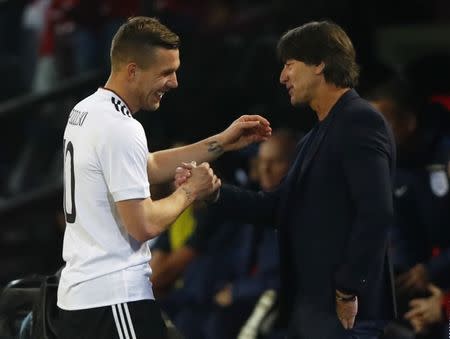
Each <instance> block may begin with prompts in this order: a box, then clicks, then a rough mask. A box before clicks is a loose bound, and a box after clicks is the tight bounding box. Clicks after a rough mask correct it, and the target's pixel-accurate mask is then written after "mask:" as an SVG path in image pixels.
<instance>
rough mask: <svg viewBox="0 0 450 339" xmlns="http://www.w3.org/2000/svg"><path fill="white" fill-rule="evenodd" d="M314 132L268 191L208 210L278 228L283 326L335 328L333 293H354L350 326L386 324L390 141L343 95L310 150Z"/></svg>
mask: <svg viewBox="0 0 450 339" xmlns="http://www.w3.org/2000/svg"><path fill="white" fill-rule="evenodd" d="M311 134H312V133H311V132H310V133H308V134H307V135H306V136H305V138H303V139H302V141H301V142H300V143H299V146H298V154H297V158H296V160H295V161H294V163H293V165H292V167H291V169H290V171H289V173H288V175H287V176H286V178H285V179H284V180H283V182H282V183H281V185H280V187H279V188H278V189H277V190H276V191H275V192H270V193H267V192H258V193H256V192H250V191H245V190H241V189H239V188H237V187H232V186H224V187H223V188H222V190H221V194H220V198H219V201H218V202H217V203H216V206H215V207H216V208H217V210H220V213H221V214H222V215H223V216H227V217H231V218H238V219H240V220H243V221H246V222H252V223H255V224H261V223H265V224H269V225H270V224H275V225H276V226H277V228H278V236H279V243H280V259H281V289H282V318H283V319H285V320H287V321H289V322H290V326H294V327H296V326H298V327H302V326H303V327H304V328H307V327H309V326H310V327H311V330H313V327H314V326H321V325H324V324H325V322H326V319H330V321H332V322H334V323H335V324H338V323H337V317H336V313H335V302H334V300H335V298H334V294H335V289H336V288H338V289H341V290H343V291H348V292H353V293H356V294H357V295H358V298H359V312H358V316H357V321H358V319H360V320H381V319H386V320H387V319H391V318H393V316H394V314H395V306H394V295H393V289H392V279H391V273H390V269H389V266H390V265H389V264H388V255H387V250H388V228H389V227H390V226H391V224H392V222H393V203H392V181H393V172H394V168H395V146H394V145H395V144H394V138H393V136H392V133H391V131H390V129H389V127H388V126H387V123H386V121H385V120H384V119H383V117H382V116H381V114H380V113H378V112H377V111H376V110H375V109H373V108H372V107H371V106H370V105H369V104H368V103H367V102H366V101H365V100H363V99H361V98H360V97H359V95H358V94H357V93H356V92H355V91H354V90H350V91H348V92H346V93H345V94H344V95H343V96H342V97H341V98H340V99H339V100H338V102H337V103H336V104H335V105H334V107H333V108H332V110H331V111H330V113H329V115H328V116H327V117H326V118H325V119H324V120H323V121H322V122H321V123H320V126H316V127H315V136H314V137H313V138H312V139H311V140H310V141H309V142H308V139H309V138H310V137H311ZM308 144H309V145H308ZM305 145H308V146H307V147H305ZM216 208H215V209H216ZM316 322H317V323H316ZM325 327H326V326H325ZM305 337H308V335H306V336H305ZM317 337H319V336H317ZM323 337H326V336H323Z"/></svg>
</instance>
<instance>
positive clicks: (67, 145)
mask: <svg viewBox="0 0 450 339" xmlns="http://www.w3.org/2000/svg"><path fill="white" fill-rule="evenodd" d="M73 153H74V152H73V144H72V142H71V141H69V142H67V140H66V139H64V214H65V215H66V222H67V223H69V224H73V223H74V222H75V219H76V217H77V210H76V206H75V171H74V168H73Z"/></svg>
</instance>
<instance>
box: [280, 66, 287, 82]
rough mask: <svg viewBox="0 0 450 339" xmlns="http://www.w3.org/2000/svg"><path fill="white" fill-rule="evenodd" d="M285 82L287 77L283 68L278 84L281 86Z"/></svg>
mask: <svg viewBox="0 0 450 339" xmlns="http://www.w3.org/2000/svg"><path fill="white" fill-rule="evenodd" d="M286 82H287V75H286V66H284V67H283V69H282V70H281V73H280V83H282V84H283V85H284V84H286Z"/></svg>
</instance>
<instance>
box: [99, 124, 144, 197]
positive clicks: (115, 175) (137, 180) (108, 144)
mask: <svg viewBox="0 0 450 339" xmlns="http://www.w3.org/2000/svg"><path fill="white" fill-rule="evenodd" d="M105 133H107V135H106V138H105V139H104V142H103V143H102V144H101V145H100V149H99V152H98V154H99V160H100V165H101V167H102V170H103V176H104V178H105V181H106V185H107V186H108V189H109V191H110V193H111V195H112V197H113V199H114V201H115V202H117V201H121V200H129V199H143V198H147V197H149V196H150V185H149V182H148V175H147V157H148V147H147V138H146V137H145V132H144V129H143V128H142V126H141V125H140V124H139V123H138V122H137V121H135V120H131V119H130V120H129V121H126V122H124V123H123V124H117V125H115V126H113V127H112V128H111V129H109V130H108V131H105Z"/></svg>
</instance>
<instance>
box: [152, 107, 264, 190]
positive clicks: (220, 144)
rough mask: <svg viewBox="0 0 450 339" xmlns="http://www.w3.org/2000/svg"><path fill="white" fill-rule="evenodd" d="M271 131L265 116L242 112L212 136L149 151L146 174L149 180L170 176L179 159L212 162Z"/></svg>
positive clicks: (163, 179) (170, 177)
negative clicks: (191, 142) (185, 144)
mask: <svg viewBox="0 0 450 339" xmlns="http://www.w3.org/2000/svg"><path fill="white" fill-rule="evenodd" d="M270 133H271V129H270V127H269V122H268V121H267V120H266V119H264V118H263V117H260V116H258V115H244V116H242V117H240V118H239V119H237V120H235V121H234V122H233V123H232V124H231V125H230V126H229V127H228V128H227V129H226V130H225V131H223V132H221V133H219V134H217V135H215V136H212V137H209V138H207V139H204V140H202V141H199V142H197V143H194V144H191V145H187V146H182V147H177V148H173V149H168V150H163V151H159V152H154V153H150V154H149V155H148V160H147V172H148V177H149V178H150V180H151V182H152V183H161V182H166V181H169V180H172V179H173V176H174V173H175V168H176V167H177V166H179V165H180V164H181V163H182V162H191V161H196V162H197V163H201V162H211V161H213V160H215V159H217V158H218V157H219V156H221V155H222V154H223V153H224V152H227V151H232V150H237V149H241V148H243V147H245V146H247V145H249V144H251V143H253V142H259V141H264V140H266V139H267V138H268V137H269V136H270Z"/></svg>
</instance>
